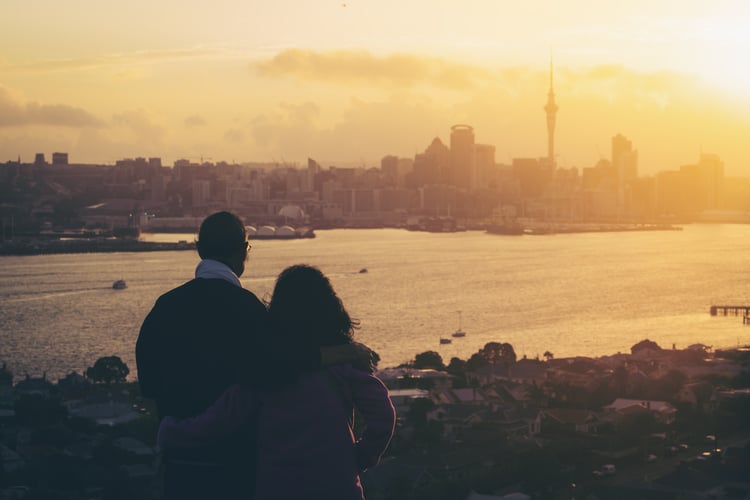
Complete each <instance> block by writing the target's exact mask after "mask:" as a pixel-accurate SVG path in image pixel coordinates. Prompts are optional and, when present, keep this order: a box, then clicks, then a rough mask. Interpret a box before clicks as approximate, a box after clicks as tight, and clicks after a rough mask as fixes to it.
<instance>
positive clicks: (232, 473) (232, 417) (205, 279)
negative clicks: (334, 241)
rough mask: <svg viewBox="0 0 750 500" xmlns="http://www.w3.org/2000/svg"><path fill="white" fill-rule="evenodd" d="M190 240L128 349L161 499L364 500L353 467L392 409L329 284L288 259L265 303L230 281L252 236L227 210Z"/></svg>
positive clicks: (375, 448)
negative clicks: (150, 407) (356, 429)
mask: <svg viewBox="0 0 750 500" xmlns="http://www.w3.org/2000/svg"><path fill="white" fill-rule="evenodd" d="M197 248H198V253H199V255H200V257H201V261H200V263H199V264H198V267H197V269H196V271H195V279H193V280H191V281H189V282H187V283H185V284H183V285H182V286H180V287H177V288H175V289H173V290H171V291H169V292H167V293H166V294H164V295H162V296H161V297H159V299H158V300H157V301H156V304H155V305H154V307H153V309H152V310H151V312H150V313H149V314H148V316H147V317H146V319H145V320H144V322H143V326H142V327H141V331H140V334H139V336H138V341H137V344H136V362H137V365H138V381H139V383H140V387H141V391H142V393H143V395H144V396H145V397H148V398H152V399H154V400H155V402H156V408H157V412H158V414H159V418H160V419H161V424H160V426H159V433H158V438H157V442H158V444H159V446H160V447H161V448H162V450H163V461H164V493H165V498H167V499H168V500H172V499H193V498H195V499H197V498H201V499H206V498H222V499H224V498H227V499H251V498H255V499H271V498H277V499H282V498H284V499H304V498H310V499H314V498H321V499H322V498H325V499H341V500H349V499H362V498H364V496H363V492H362V487H361V484H360V480H359V474H360V473H361V472H362V471H364V470H365V469H367V468H368V467H371V466H373V465H375V464H376V463H377V462H378V460H379V459H380V456H381V455H382V454H383V452H384V451H385V449H386V447H387V446H388V443H389V442H390V439H391V436H392V434H393V428H394V423H395V413H394V410H393V405H392V404H391V401H390V399H389V397H388V391H387V389H386V387H385V386H384V385H383V384H382V382H381V381H380V380H378V379H377V378H376V377H375V376H374V375H373V374H372V373H371V370H370V369H369V368H370V365H369V361H370V356H371V352H370V351H369V349H367V348H366V347H364V346H362V345H360V344H357V343H355V342H353V340H352V331H353V330H354V328H355V327H356V322H354V321H353V320H352V319H351V318H350V317H349V314H348V313H347V311H346V309H345V308H344V306H343V304H342V302H341V300H340V299H339V297H338V296H337V295H336V293H335V291H334V290H333V288H332V286H331V284H330V282H329V281H328V279H327V278H326V277H325V276H324V275H323V274H322V273H321V272H320V271H319V270H318V269H316V268H314V267H311V266H307V265H297V266H292V267H289V268H287V269H285V270H284V271H283V272H282V273H281V274H280V275H279V277H278V279H277V281H276V285H275V288H274V291H273V295H272V297H271V301H270V303H269V305H268V307H266V306H265V305H264V304H263V303H262V302H261V301H260V300H258V298H257V297H256V296H255V295H254V294H253V293H251V292H250V291H248V290H245V289H243V288H242V286H241V284H240V280H239V277H240V276H241V275H242V273H243V272H244V270H245V263H246V262H247V256H248V252H249V250H250V244H249V242H248V241H247V235H246V232H245V227H244V224H243V223H242V221H241V220H240V219H239V218H238V217H237V216H236V215H234V214H231V213H229V212H218V213H215V214H213V215H210V216H209V217H207V218H206V219H205V220H204V221H203V223H202V224H201V227H200V231H199V234H198V241H197ZM353 409H356V410H357V413H358V418H359V417H360V416H361V417H362V419H363V420H364V421H365V422H364V424H365V426H364V431H363V432H362V434H361V436H359V437H357V438H355V436H354V433H353V430H352V424H351V417H352V411H353Z"/></svg>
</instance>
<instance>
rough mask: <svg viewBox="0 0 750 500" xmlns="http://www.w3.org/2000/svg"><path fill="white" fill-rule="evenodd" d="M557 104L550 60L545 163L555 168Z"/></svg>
mask: <svg viewBox="0 0 750 500" xmlns="http://www.w3.org/2000/svg"><path fill="white" fill-rule="evenodd" d="M557 110H558V107H557V104H556V103H555V86H554V81H553V77H552V60H551V59H550V62H549V92H547V104H546V105H545V106H544V112H545V113H546V114H547V161H548V162H549V164H550V165H551V166H553V167H554V166H555V120H556V118H557Z"/></svg>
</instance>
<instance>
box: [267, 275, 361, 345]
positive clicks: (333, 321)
mask: <svg viewBox="0 0 750 500" xmlns="http://www.w3.org/2000/svg"><path fill="white" fill-rule="evenodd" d="M268 312H269V315H270V319H271V326H272V328H273V330H274V335H282V336H283V337H284V338H285V340H288V341H290V342H301V343H304V344H307V345H311V346H316V347H325V346H333V345H340V344H346V343H349V342H351V341H352V333H353V330H355V329H356V328H357V327H358V326H359V324H358V322H357V321H356V320H353V319H352V318H351V317H350V316H349V313H348V312H346V309H345V308H344V304H343V303H342V302H341V299H340V298H339V297H338V295H336V292H335V291H334V289H333V286H331V282H330V281H329V280H328V278H327V277H326V276H325V275H324V274H323V273H322V272H321V271H320V270H319V269H318V268H316V267H313V266H309V265H306V264H298V265H294V266H290V267H287V268H286V269H284V270H283V271H282V272H281V274H279V277H278V278H277V279H276V286H275V287H274V290H273V295H272V296H271V302H270V304H269V306H268Z"/></svg>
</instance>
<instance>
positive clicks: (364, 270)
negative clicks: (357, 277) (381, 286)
mask: <svg viewBox="0 0 750 500" xmlns="http://www.w3.org/2000/svg"><path fill="white" fill-rule="evenodd" d="M366 272H367V268H366V267H363V268H362V269H360V270H359V274H365V273H366Z"/></svg>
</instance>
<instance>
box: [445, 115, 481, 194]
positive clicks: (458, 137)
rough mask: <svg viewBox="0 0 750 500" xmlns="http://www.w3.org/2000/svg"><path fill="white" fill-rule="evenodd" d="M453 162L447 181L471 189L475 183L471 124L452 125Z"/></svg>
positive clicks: (451, 149)
mask: <svg viewBox="0 0 750 500" xmlns="http://www.w3.org/2000/svg"><path fill="white" fill-rule="evenodd" d="M450 151H451V162H450V168H449V169H448V176H447V179H446V180H447V182H448V184H451V185H453V186H456V187H460V188H465V189H469V188H471V187H472V185H473V184H474V178H475V163H474V128H473V127H471V126H469V125H453V126H452V127H451V147H450Z"/></svg>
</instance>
